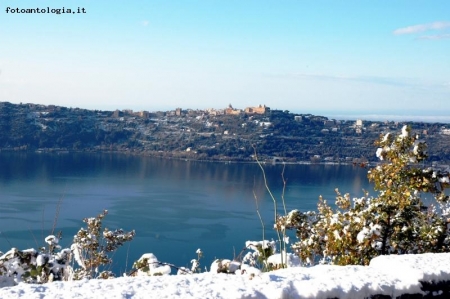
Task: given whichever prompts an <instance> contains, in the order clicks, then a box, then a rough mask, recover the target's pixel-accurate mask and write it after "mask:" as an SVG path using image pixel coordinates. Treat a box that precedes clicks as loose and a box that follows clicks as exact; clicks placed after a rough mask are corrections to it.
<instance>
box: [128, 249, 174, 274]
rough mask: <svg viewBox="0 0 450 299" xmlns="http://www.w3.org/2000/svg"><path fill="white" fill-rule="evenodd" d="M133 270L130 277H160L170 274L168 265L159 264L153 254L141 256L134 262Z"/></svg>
mask: <svg viewBox="0 0 450 299" xmlns="http://www.w3.org/2000/svg"><path fill="white" fill-rule="evenodd" d="M133 268H134V269H135V271H134V272H133V273H132V276H161V275H168V274H170V272H171V268H170V265H167V264H164V263H161V262H159V261H158V259H157V258H156V256H155V255H154V254H153V253H145V254H143V255H142V256H141V257H140V258H139V259H138V260H137V261H136V262H134V264H133Z"/></svg>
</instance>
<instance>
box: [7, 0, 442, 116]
mask: <svg viewBox="0 0 450 299" xmlns="http://www.w3.org/2000/svg"><path fill="white" fill-rule="evenodd" d="M8 7H9V8H10V9H16V8H19V9H27V8H36V7H38V8H44V9H47V7H49V8H50V9H58V8H61V9H62V8H63V7H64V8H65V9H69V8H70V9H72V10H77V9H78V7H80V8H84V9H85V10H86V13H85V14H59V15H58V14H46V13H39V14H37V13H36V14H25V13H12V12H11V10H10V12H9V13H7V12H6V10H7V8H8ZM0 9H1V12H0V40H1V46H0V101H8V102H13V103H19V102H23V103H41V104H56V105H62V106H68V107H81V108H88V109H102V110H113V109H116V108H117V109H127V108H128V109H134V110H150V111H155V110H169V109H174V108H176V107H181V108H193V109H197V108H198V109H203V108H210V107H211V108H224V107H226V106H228V104H230V103H231V104H232V105H233V106H234V107H237V108H245V107H247V106H254V105H258V104H265V105H267V106H269V107H271V108H272V109H283V110H290V111H291V112H299V113H316V114H318V113H321V114H324V115H326V114H330V115H331V114H332V115H349V114H355V115H361V114H364V115H380V114H381V115H394V114H395V115H403V116H407V117H417V116H418V115H423V116H427V117H431V118H433V117H434V118H436V119H439V117H444V116H447V115H450V108H449V107H450V106H449V105H448V103H449V100H450V3H449V2H448V1H447V0H443V1H439V0H437V1H362V0H361V1H331V0H329V1H320V0H316V1H299V0H297V1H283V0H280V1H264V0H259V1H252V0H240V1H233V0H226V1H225V0H224V1H212V0H203V1H167V0H161V1H153V0H147V1H137V0H136V1H100V0H96V1H83V0H77V1H74V0H60V1H41V0H35V1H26V0H20V1H18V0H17V1H14V0H4V1H2V2H1V7H0Z"/></svg>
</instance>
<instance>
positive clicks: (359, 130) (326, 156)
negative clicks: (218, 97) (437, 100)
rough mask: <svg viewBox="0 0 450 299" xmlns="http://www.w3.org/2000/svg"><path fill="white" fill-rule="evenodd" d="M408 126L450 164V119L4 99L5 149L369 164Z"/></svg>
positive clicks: (1, 128)
mask: <svg viewBox="0 0 450 299" xmlns="http://www.w3.org/2000/svg"><path fill="white" fill-rule="evenodd" d="M404 124H408V125H410V126H411V128H412V129H413V131H414V132H415V133H417V134H419V135H420V136H421V138H422V139H424V140H425V141H426V142H427V144H428V148H429V153H430V157H429V158H430V159H429V161H430V163H431V162H439V163H441V164H442V163H449V162H450V147H449V145H450V125H448V124H442V123H421V122H404V123H399V122H393V121H385V122H376V121H365V120H361V119H359V120H358V119H356V120H352V121H344V120H336V119H329V118H328V117H325V116H317V115H312V114H299V113H290V112H289V111H281V110H272V109H270V108H269V107H266V106H265V105H257V106H255V107H246V108H243V109H239V108H234V107H233V106H232V105H231V104H230V105H229V106H228V107H226V108H223V109H205V110H194V109H182V108H177V109H174V110H171V111H157V112H149V111H138V112H134V111H132V110H121V111H119V110H116V111H100V110H87V109H81V108H67V107H60V106H54V105H38V104H12V103H8V102H0V151H2V152H5V151H37V152H55V153H65V152H71V151H82V152H123V153H130V154H141V155H149V156H155V157H166V158H169V157H170V158H182V159H193V160H210V161H241V162H246V161H253V160H254V154H255V150H256V153H257V155H258V157H259V158H260V159H261V160H263V161H272V162H276V161H283V162H302V163H304V162H308V163H309V162H314V163H319V162H326V163H367V162H371V161H375V160H376V157H375V147H374V141H375V140H377V139H378V138H379V136H380V134H385V133H386V132H391V131H398V130H399V129H400V128H401V127H402V126H403V125H404Z"/></svg>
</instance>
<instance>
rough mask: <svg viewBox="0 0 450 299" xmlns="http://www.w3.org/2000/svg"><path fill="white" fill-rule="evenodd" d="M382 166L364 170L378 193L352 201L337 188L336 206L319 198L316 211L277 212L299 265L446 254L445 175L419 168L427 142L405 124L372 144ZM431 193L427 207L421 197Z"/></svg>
mask: <svg viewBox="0 0 450 299" xmlns="http://www.w3.org/2000/svg"><path fill="white" fill-rule="evenodd" d="M376 144H377V145H378V146H379V148H378V150H377V152H376V155H377V156H378V158H379V159H380V161H381V162H380V164H379V165H377V166H376V167H374V168H372V169H370V170H369V172H368V179H369V181H371V182H373V183H374V189H375V191H377V192H378V194H377V196H376V197H369V194H368V193H367V192H365V196H364V197H362V198H354V199H353V200H352V199H351V197H350V195H349V194H344V195H342V194H341V193H340V192H339V190H337V189H336V193H337V196H336V202H335V203H336V209H335V210H334V209H333V208H332V207H330V206H329V205H328V204H327V202H326V200H324V199H323V198H321V197H320V198H319V204H318V211H317V212H310V211H309V212H305V213H303V212H300V211H298V210H293V211H291V212H290V213H288V214H287V215H285V216H278V217H277V220H276V223H275V229H277V230H280V231H282V230H284V229H294V230H296V235H297V238H298V241H297V242H296V243H295V244H294V245H293V246H292V247H293V249H294V251H295V252H296V253H297V254H298V255H299V257H300V258H301V260H302V262H303V264H305V265H313V264H315V263H317V262H320V263H330V264H337V265H349V264H355V265H357V264H361V265H367V264H368V263H369V261H370V259H372V258H373V257H375V256H377V255H385V254H407V253H424V252H448V251H449V249H450V247H449V246H450V237H449V230H448V223H449V222H450V218H449V215H450V209H449V197H448V196H446V195H445V194H444V192H443V191H444V189H445V188H446V187H448V183H449V176H448V173H444V172H441V171H439V170H433V169H432V168H425V167H423V166H421V165H420V164H418V163H420V162H422V161H424V160H425V159H426V157H427V155H426V144H425V143H424V142H422V141H420V140H419V137H418V136H411V134H410V129H409V128H408V127H406V126H405V127H403V129H402V132H401V134H400V135H398V136H396V137H394V136H393V135H392V134H390V133H388V134H386V135H384V136H381V137H380V140H379V141H377V142H376ZM426 195H428V196H433V198H434V200H433V202H432V203H431V204H429V205H428V206H426V205H425V204H424V200H423V199H422V197H423V196H426Z"/></svg>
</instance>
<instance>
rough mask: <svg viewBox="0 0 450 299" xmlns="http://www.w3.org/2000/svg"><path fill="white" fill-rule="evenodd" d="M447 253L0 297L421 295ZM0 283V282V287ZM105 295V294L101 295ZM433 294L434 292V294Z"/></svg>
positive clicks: (12, 290) (41, 289)
mask: <svg viewBox="0 0 450 299" xmlns="http://www.w3.org/2000/svg"><path fill="white" fill-rule="evenodd" d="M449 269H450V253H440V254H433V253H426V254H419V255H413V254H407V255H391V256H379V257H376V258H375V259H373V260H372V261H371V264H370V265H369V266H346V267H342V266H327V265H321V266H314V267H311V268H304V267H291V268H287V269H282V270H277V271H272V272H267V273H262V274H257V275H255V276H254V277H251V276H250V275H248V274H245V273H244V274H243V275H231V274H215V273H210V272H207V273H202V274H191V275H170V276H153V277H146V276H141V277H121V278H115V279H110V280H100V279H91V280H82V281H73V282H53V283H47V284H41V285H38V284H34V285H32V284H24V283H21V284H19V285H18V286H13V287H3V288H1V286H0V298H8V299H13V298H40V299H45V298H52V299H55V298H64V299H67V298H83V299H86V298H106V297H107V298H111V299H113V298H114V299H116V298H123V299H125V298H127V299H138V298H161V299H162V298H185V299H188V298H198V299H200V298H201V299H209V298H215V299H230V298H234V299H269V298H270V299H278V298H279V299H281V298H284V299H290V298H292V299H294V298H295V299H302V298H311V299H312V298H341V299H353V298H368V297H370V295H374V294H379V295H390V296H392V298H396V297H398V296H400V295H402V294H405V293H406V294H417V293H422V294H424V293H423V292H422V291H421V284H420V282H419V281H421V280H422V281H431V280H434V281H436V282H438V281H448V280H449V279H450V271H449ZM1 283H2V281H0V285H1ZM106 294H107V295H106ZM436 295H437V294H436Z"/></svg>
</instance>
